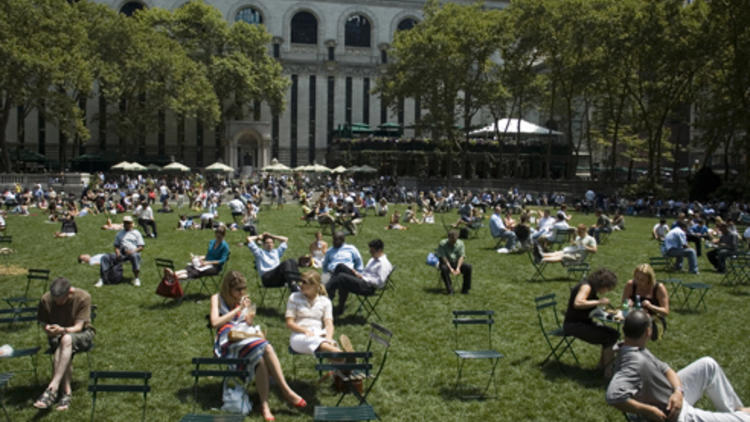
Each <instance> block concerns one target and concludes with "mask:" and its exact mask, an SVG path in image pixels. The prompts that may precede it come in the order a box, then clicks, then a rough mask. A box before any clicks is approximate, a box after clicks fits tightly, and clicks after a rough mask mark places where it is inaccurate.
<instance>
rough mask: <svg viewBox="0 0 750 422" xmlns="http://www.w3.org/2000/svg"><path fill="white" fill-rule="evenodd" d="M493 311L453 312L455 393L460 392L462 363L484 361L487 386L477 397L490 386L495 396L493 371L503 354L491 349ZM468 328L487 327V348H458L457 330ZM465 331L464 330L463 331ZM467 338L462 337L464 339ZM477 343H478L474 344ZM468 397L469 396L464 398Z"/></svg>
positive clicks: (493, 322)
mask: <svg viewBox="0 0 750 422" xmlns="http://www.w3.org/2000/svg"><path fill="white" fill-rule="evenodd" d="M494 316H495V311H490V310H468V311H453V326H454V328H455V337H454V338H455V342H454V344H455V349H454V350H453V352H454V353H455V355H456V364H457V368H458V373H457V375H456V387H455V389H456V391H457V392H458V391H460V388H459V387H460V386H461V376H462V375H463V368H464V363H465V362H466V361H468V360H486V361H489V362H490V373H489V377H488V379H487V385H486V386H485V387H484V390H482V392H481V393H480V394H479V395H478V397H483V396H484V395H485V394H486V393H487V390H489V388H490V385H494V386H495V394H497V385H496V384H495V369H496V368H497V364H498V362H500V359H501V358H503V357H504V356H503V354H502V353H500V352H498V351H497V350H495V349H493V348H492V327H493V325H495V318H494ZM469 326H486V327H487V348H486V349H462V348H459V347H460V346H459V328H460V327H469ZM464 331H466V330H464ZM465 337H467V336H466V335H464V338H465ZM475 343H479V342H475ZM464 397H469V396H464Z"/></svg>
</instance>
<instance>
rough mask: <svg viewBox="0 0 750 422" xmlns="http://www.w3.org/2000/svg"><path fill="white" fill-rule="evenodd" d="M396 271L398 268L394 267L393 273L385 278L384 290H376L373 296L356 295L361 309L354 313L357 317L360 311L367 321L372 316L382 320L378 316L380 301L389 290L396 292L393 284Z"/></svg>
mask: <svg viewBox="0 0 750 422" xmlns="http://www.w3.org/2000/svg"><path fill="white" fill-rule="evenodd" d="M394 271H396V266H395V265H394V266H393V268H391V272H390V273H388V275H387V276H386V278H385V284H384V285H383V287H382V288H380V289H376V290H375V292H374V293H373V294H371V295H358V294H354V297H356V298H357V300H359V307H357V310H356V311H355V312H354V314H355V315H357V314H359V312H360V311H362V313H363V315H364V317H365V320H368V319H369V318H370V315H372V314H375V316H376V317H377V318H378V320H380V319H381V318H380V315H379V314H378V311H377V310H376V308H377V306H378V304H379V303H380V299H382V298H383V295H384V294H385V292H386V291H387V290H395V289H396V286H395V284H394V283H393V272H394Z"/></svg>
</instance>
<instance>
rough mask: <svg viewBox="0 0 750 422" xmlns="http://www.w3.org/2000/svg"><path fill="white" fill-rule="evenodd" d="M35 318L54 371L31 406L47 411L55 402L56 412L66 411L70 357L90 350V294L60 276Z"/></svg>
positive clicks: (91, 333)
mask: <svg viewBox="0 0 750 422" xmlns="http://www.w3.org/2000/svg"><path fill="white" fill-rule="evenodd" d="M37 319H38V320H39V323H41V324H42V328H43V329H44V332H45V333H46V334H47V340H48V341H49V345H50V349H51V350H52V351H53V353H54V355H53V356H54V358H53V366H54V368H53V373H52V381H50V383H49V385H48V386H47V389H46V390H45V391H44V393H43V394H42V395H41V396H39V398H38V399H37V400H36V401H35V402H34V407H36V408H37V409H48V408H49V407H51V406H52V405H53V404H54V403H55V401H57V410H68V408H69V407H70V400H71V395H72V389H71V386H70V381H71V379H72V376H73V373H72V371H73V366H72V362H73V355H74V354H75V353H77V352H85V351H87V350H89V349H90V348H91V344H92V341H93V340H94V327H92V326H91V295H89V294H88V293H87V292H86V291H85V290H81V289H76V288H74V287H71V285H70V281H68V279H66V278H63V277H59V278H57V279H55V280H54V281H53V282H52V284H51V286H50V289H49V292H47V293H45V294H44V295H43V296H42V300H41V301H40V302H39V309H38V311H37ZM61 384H62V385H61ZM60 390H62V391H60ZM58 399H59V401H58Z"/></svg>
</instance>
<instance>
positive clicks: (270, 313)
mask: <svg viewBox="0 0 750 422" xmlns="http://www.w3.org/2000/svg"><path fill="white" fill-rule="evenodd" d="M257 313H258V315H259V316H262V317H266V318H281V319H284V310H281V311H280V310H279V308H278V306H274V307H269V306H267V305H263V307H260V306H258V311H257Z"/></svg>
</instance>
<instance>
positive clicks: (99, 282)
mask: <svg viewBox="0 0 750 422" xmlns="http://www.w3.org/2000/svg"><path fill="white" fill-rule="evenodd" d="M103 285H104V280H102V279H101V278H100V279H99V281H97V282H96V284H94V287H102V286H103Z"/></svg>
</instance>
